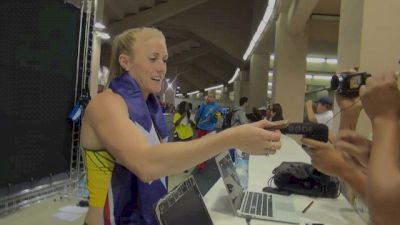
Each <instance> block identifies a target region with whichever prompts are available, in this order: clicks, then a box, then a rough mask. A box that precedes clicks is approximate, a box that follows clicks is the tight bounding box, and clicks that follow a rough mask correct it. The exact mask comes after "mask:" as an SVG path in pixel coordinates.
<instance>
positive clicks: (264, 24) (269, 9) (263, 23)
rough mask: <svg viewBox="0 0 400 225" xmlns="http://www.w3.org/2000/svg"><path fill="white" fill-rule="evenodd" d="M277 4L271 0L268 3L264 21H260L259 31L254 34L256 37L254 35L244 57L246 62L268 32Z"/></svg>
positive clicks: (274, 0)
mask: <svg viewBox="0 0 400 225" xmlns="http://www.w3.org/2000/svg"><path fill="white" fill-rule="evenodd" d="M275 3H276V0H269V1H268V7H267V9H266V10H265V12H264V16H263V18H262V20H261V21H260V23H259V24H258V27H257V30H256V32H255V33H254V35H253V37H252V39H251V42H250V44H249V46H248V47H247V50H246V52H245V53H244V55H243V57H242V58H243V60H244V61H246V60H247V59H248V58H249V56H250V54H251V53H252V52H253V50H254V48H255V46H256V44H257V43H258V42H259V40H260V38H261V37H262V34H263V33H264V32H265V30H266V28H267V26H268V23H269V22H270V20H271V17H272V13H273V11H274V8H275Z"/></svg>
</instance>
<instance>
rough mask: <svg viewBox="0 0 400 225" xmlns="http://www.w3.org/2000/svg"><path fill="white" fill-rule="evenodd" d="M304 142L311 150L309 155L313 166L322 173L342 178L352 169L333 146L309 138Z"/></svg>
mask: <svg viewBox="0 0 400 225" xmlns="http://www.w3.org/2000/svg"><path fill="white" fill-rule="evenodd" d="M302 142H303V144H305V145H306V146H308V147H309V149H310V150H309V151H307V153H308V154H309V155H310V157H311V163H312V165H313V166H314V167H315V168H316V169H318V170H319V171H321V172H322V173H324V174H327V175H330V176H337V177H341V176H342V175H343V174H344V173H346V172H347V171H348V170H349V169H351V168H350V166H349V164H348V162H346V160H345V159H344V157H343V155H342V153H341V152H339V151H337V150H336V149H335V147H334V146H333V145H332V144H330V143H325V142H321V141H316V140H312V139H308V138H304V139H303V140H302Z"/></svg>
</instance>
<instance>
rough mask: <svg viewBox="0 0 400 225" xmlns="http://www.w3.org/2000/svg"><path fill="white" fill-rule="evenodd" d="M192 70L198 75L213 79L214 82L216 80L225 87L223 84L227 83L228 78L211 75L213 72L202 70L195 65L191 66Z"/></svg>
mask: <svg viewBox="0 0 400 225" xmlns="http://www.w3.org/2000/svg"><path fill="white" fill-rule="evenodd" d="M192 68H194V69H196V70H197V71H199V73H202V74H206V75H207V76H209V77H211V78H213V79H214V80H217V81H218V82H219V83H220V84H224V85H225V84H227V83H228V78H227V77H221V74H216V73H213V72H214V71H211V70H206V69H205V68H202V67H200V66H199V65H197V64H192Z"/></svg>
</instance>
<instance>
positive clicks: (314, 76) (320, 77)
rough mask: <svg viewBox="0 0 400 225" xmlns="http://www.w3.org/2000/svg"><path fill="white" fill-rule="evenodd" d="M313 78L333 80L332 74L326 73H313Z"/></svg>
mask: <svg viewBox="0 0 400 225" xmlns="http://www.w3.org/2000/svg"><path fill="white" fill-rule="evenodd" d="M313 78H314V79H316V80H331V79H332V77H331V76H326V75H313Z"/></svg>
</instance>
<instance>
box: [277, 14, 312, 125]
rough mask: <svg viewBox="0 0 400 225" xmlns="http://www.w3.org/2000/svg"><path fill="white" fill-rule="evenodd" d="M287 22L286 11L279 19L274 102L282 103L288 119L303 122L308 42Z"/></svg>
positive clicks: (304, 36) (284, 114)
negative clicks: (289, 28) (290, 29)
mask: <svg viewBox="0 0 400 225" xmlns="http://www.w3.org/2000/svg"><path fill="white" fill-rule="evenodd" d="M287 25H288V22H287V14H283V13H281V14H280V16H279V18H278V20H277V22H276V32H275V60H274V64H275V65H274V77H273V89H272V101H273V102H274V103H280V104H281V105H282V109H283V116H284V118H285V119H289V120H290V121H292V122H302V121H303V114H304V95H305V72H306V55H307V48H308V41H307V35H306V34H305V33H301V34H293V33H291V32H289V31H288V28H287Z"/></svg>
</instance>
